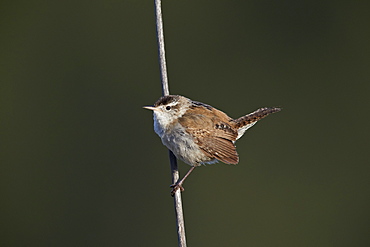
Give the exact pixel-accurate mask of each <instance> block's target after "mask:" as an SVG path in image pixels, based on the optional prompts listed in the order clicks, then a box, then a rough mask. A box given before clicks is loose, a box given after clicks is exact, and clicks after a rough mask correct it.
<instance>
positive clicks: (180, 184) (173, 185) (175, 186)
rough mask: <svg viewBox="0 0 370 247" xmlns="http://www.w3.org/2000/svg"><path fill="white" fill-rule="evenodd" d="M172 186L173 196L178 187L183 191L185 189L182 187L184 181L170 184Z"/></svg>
mask: <svg viewBox="0 0 370 247" xmlns="http://www.w3.org/2000/svg"><path fill="white" fill-rule="evenodd" d="M170 187H171V188H172V190H171V196H172V197H173V196H174V195H175V193H176V191H177V190H178V189H180V191H181V192H183V191H184V190H185V189H184V187H182V183H175V184H172V185H171V186H170Z"/></svg>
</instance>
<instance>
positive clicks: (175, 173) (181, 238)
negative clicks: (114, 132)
mask: <svg viewBox="0 0 370 247" xmlns="http://www.w3.org/2000/svg"><path fill="white" fill-rule="evenodd" d="M154 6H155V17H156V26H157V42H158V57H159V66H160V73H161V83H162V95H163V96H165V95H169V94H170V92H169V87H168V76H167V66H166V56H165V48H164V34H163V20H162V7H161V0H154ZM169 158H170V164H171V175H172V183H173V184H174V183H176V182H177V181H178V180H179V177H180V175H179V170H178V167H177V160H176V157H175V155H174V154H173V153H172V152H171V151H170V150H169ZM173 198H174V207H175V214H176V225H177V238H178V246H179V247H186V238H185V223H184V215H183V210H182V200H181V191H180V190H177V191H176V193H175V195H174V197H173Z"/></svg>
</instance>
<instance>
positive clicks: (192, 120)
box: [179, 112, 239, 164]
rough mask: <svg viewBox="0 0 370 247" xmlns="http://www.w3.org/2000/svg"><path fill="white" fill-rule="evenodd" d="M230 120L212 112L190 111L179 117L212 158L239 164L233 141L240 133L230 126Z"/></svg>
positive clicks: (180, 121)
mask: <svg viewBox="0 0 370 247" xmlns="http://www.w3.org/2000/svg"><path fill="white" fill-rule="evenodd" d="M228 121H229V119H226V121H222V120H221V119H220V118H219V117H218V116H217V115H215V114H212V113H210V114H207V115H205V114H194V112H189V114H185V115H184V116H183V117H181V118H179V123H180V124H181V125H182V126H184V127H185V128H186V131H187V132H188V133H189V134H191V135H192V136H194V141H195V142H196V143H197V144H198V145H199V147H200V149H201V150H202V151H203V152H204V153H205V154H207V155H208V156H209V157H210V158H212V159H218V160H220V161H222V162H224V163H227V164H237V163H238V161H239V158H238V153H237V152H236V147H235V146H234V144H233V142H234V141H235V140H236V138H237V136H238V133H237V131H234V130H233V129H232V128H231V127H230V125H229V124H228Z"/></svg>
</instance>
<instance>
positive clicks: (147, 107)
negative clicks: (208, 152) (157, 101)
mask: <svg viewBox="0 0 370 247" xmlns="http://www.w3.org/2000/svg"><path fill="white" fill-rule="evenodd" d="M143 108H144V109H148V110H152V111H157V110H158V108H156V107H154V106H143Z"/></svg>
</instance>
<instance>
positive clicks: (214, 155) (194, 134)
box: [144, 95, 281, 196]
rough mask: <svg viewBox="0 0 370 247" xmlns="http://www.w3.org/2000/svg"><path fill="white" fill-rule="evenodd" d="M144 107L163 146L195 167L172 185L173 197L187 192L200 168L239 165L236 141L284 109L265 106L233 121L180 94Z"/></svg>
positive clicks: (212, 108) (220, 112)
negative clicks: (190, 178)
mask: <svg viewBox="0 0 370 247" xmlns="http://www.w3.org/2000/svg"><path fill="white" fill-rule="evenodd" d="M144 108H146V109H149V110H152V111H153V115H154V131H155V132H156V133H157V134H158V135H159V137H160V138H161V140H162V143H163V144H164V145H165V146H166V147H167V148H168V149H170V150H171V151H172V152H173V153H174V155H175V156H176V157H177V158H178V159H181V160H182V161H184V162H185V163H186V164H189V165H190V166H192V167H191V168H190V170H189V171H188V172H187V174H186V175H185V176H184V177H183V178H182V179H181V180H179V181H178V182H177V183H175V184H173V185H171V187H172V191H171V195H172V196H173V195H174V194H175V192H176V190H178V189H180V190H181V191H183V190H184V188H183V187H182V184H183V182H184V180H185V179H186V178H187V177H188V176H189V174H190V173H191V172H192V171H193V170H194V169H195V167H197V166H200V165H203V164H212V163H216V162H218V161H221V162H223V163H226V164H237V163H238V162H239V156H238V153H237V152H236V147H235V141H236V140H238V139H239V138H240V137H242V136H243V134H244V132H245V131H246V130H247V129H249V128H250V127H252V126H253V125H254V124H255V123H257V121H258V120H260V119H262V118H264V117H266V116H267V115H269V114H271V113H275V112H278V111H280V110H281V109H280V108H276V107H265V108H260V109H258V110H256V111H254V112H252V113H250V114H248V115H245V116H243V117H240V118H237V119H232V118H231V117H229V116H228V115H226V113H224V112H222V111H220V110H217V109H216V108H214V107H212V106H210V105H207V104H204V103H201V102H197V101H193V100H191V99H188V98H186V97H184V96H180V95H168V96H163V97H161V98H159V99H158V101H157V102H155V103H154V105H153V106H145V107H144Z"/></svg>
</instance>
